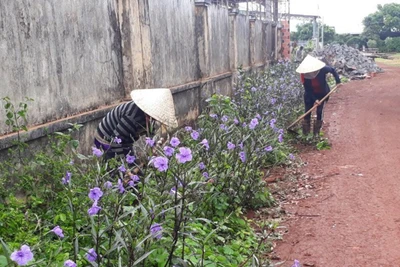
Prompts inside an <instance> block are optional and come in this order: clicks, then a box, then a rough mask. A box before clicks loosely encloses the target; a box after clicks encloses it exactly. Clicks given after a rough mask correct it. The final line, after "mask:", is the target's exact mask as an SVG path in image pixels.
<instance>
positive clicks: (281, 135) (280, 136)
mask: <svg viewBox="0 0 400 267" xmlns="http://www.w3.org/2000/svg"><path fill="white" fill-rule="evenodd" d="M278 142H279V143H282V142H283V134H280V135H279V136H278Z"/></svg>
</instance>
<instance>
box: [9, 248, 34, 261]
mask: <svg viewBox="0 0 400 267" xmlns="http://www.w3.org/2000/svg"><path fill="white" fill-rule="evenodd" d="M10 259H11V260H12V261H15V262H16V263H17V264H18V265H19V266H24V265H26V264H28V262H29V261H31V260H32V259H33V253H32V252H31V248H30V247H29V246H27V245H22V246H21V249H20V250H17V251H14V252H13V253H11V256H10Z"/></svg>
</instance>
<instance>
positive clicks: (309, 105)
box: [304, 94, 329, 121]
mask: <svg viewBox="0 0 400 267" xmlns="http://www.w3.org/2000/svg"><path fill="white" fill-rule="evenodd" d="M325 96H326V95H325V94H324V95H315V97H316V98H317V99H318V100H321V99H322V98H324V97H325ZM328 100H329V97H328V98H327V99H326V100H325V101H324V102H323V103H321V104H320V105H319V106H318V107H317V120H319V121H322V120H323V119H324V107H325V104H326V102H328ZM313 106H314V102H313V100H312V98H310V97H307V96H306V95H304V107H305V112H307V111H309V110H310V109H311V108H312V107H313ZM304 119H305V120H311V113H310V114H308V115H307V116H306V117H305V118H304Z"/></svg>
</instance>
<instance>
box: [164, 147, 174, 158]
mask: <svg viewBox="0 0 400 267" xmlns="http://www.w3.org/2000/svg"><path fill="white" fill-rule="evenodd" d="M164 154H165V155H166V156H168V157H171V156H172V155H173V154H174V149H173V148H172V147H170V146H165V147H164Z"/></svg>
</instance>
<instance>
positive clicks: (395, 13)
mask: <svg viewBox="0 0 400 267" xmlns="http://www.w3.org/2000/svg"><path fill="white" fill-rule="evenodd" d="M363 24H364V35H365V36H367V37H368V38H369V39H377V38H378V37H379V38H380V39H381V40H385V39H386V38H388V37H400V4H396V3H392V4H386V5H383V6H382V5H378V11H376V12H375V13H372V14H370V15H368V16H367V17H365V18H364V20H363Z"/></svg>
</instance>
